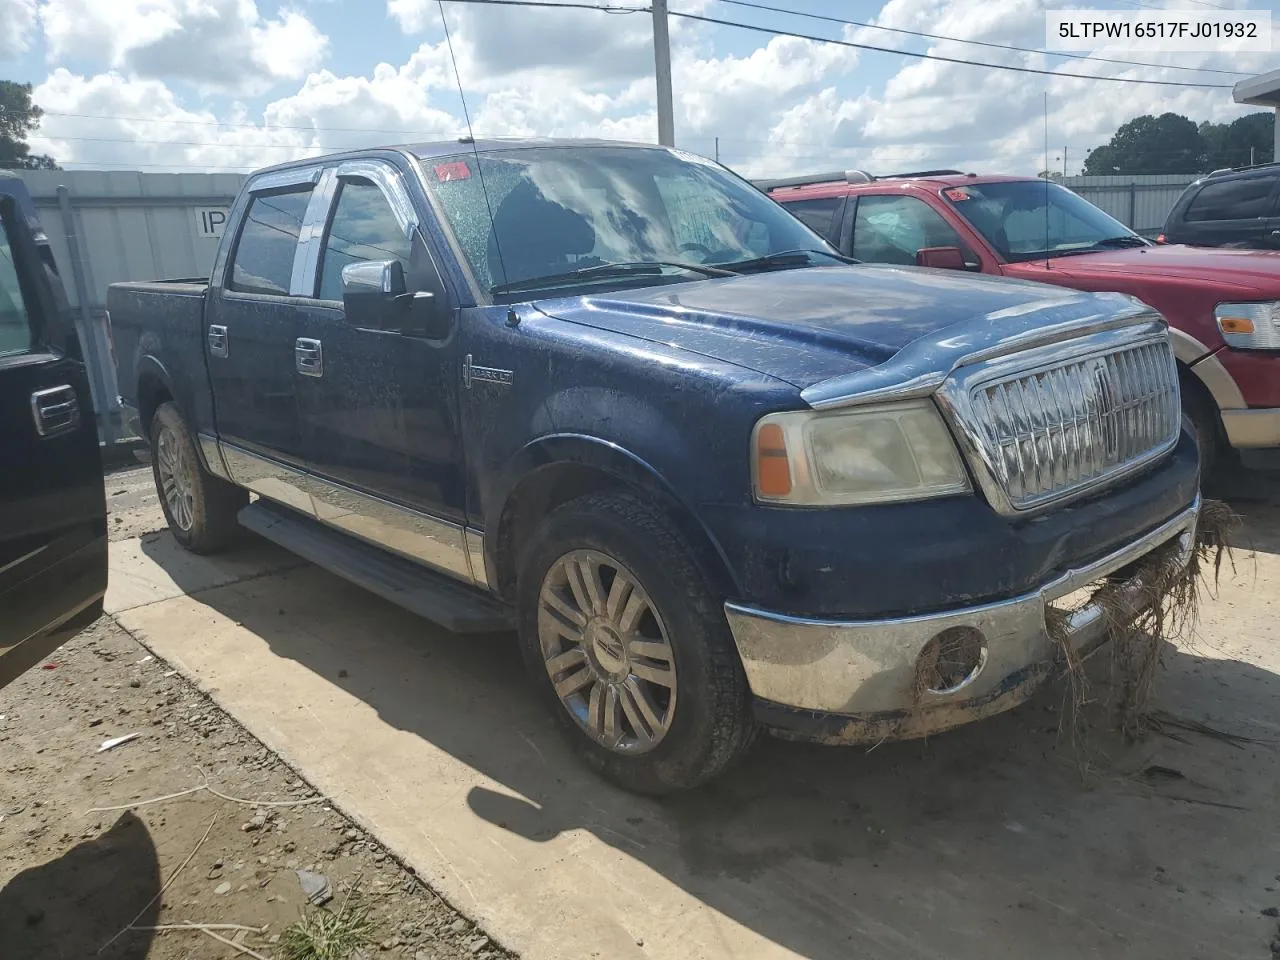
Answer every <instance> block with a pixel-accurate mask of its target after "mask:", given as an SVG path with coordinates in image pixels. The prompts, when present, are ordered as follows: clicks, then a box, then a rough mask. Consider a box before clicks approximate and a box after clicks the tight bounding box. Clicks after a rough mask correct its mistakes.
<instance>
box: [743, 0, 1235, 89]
mask: <svg viewBox="0 0 1280 960" xmlns="http://www.w3.org/2000/svg"><path fill="white" fill-rule="evenodd" d="M719 2H720V3H725V4H729V5H731V6H735V7H748V8H750V9H752V10H766V11H768V12H770V13H785V14H787V15H789V16H794V17H806V18H807V19H809V20H825V21H826V22H828V23H842V24H846V25H848V26H851V27H865V28H867V29H869V30H884V31H887V32H888V33H901V34H905V35H907V36H910V37H923V38H924V39H926V40H944V41H947V42H949V43H968V44H972V45H974V46H978V47H990V48H992V49H995V50H1012V51H1015V52H1017V53H1037V54H1040V55H1041V56H1046V57H1067V58H1069V59H1072V60H1097V61H1099V62H1101V63H1119V64H1124V65H1125V66H1130V67H1159V68H1161V69H1165V70H1190V71H1192V72H1195V73H1224V74H1227V75H1228V76H1233V77H1251V76H1254V74H1251V73H1247V72H1245V71H1243V70H1216V69H1213V68H1210V67H1180V66H1173V65H1171V64H1164V63H1146V62H1143V61H1141V60H1117V59H1115V58H1114V57H1097V56H1093V55H1092V54H1087V53H1065V52H1060V51H1056V50H1036V49H1034V48H1032V47H1015V46H1011V45H1009V44H1006V43H991V42H990V41H987V40H964V39H962V38H960V37H948V36H945V35H942V34H937V33H922V32H921V31H919V30H905V29H902V28H899V27H882V26H880V25H879V24H875V23H863V22H862V21H860V20H845V19H842V18H840V17H831V16H827V15H825V14H821V13H806V12H804V11H802V10H787V9H785V8H783V7H772V6H769V5H768V4H766V3H754V2H752V0H719Z"/></svg>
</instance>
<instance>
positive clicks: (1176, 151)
mask: <svg viewBox="0 0 1280 960" xmlns="http://www.w3.org/2000/svg"><path fill="white" fill-rule="evenodd" d="M1207 153H1208V150H1207V149H1206V146H1205V142H1204V139H1203V138H1202V137H1201V135H1200V131H1199V130H1198V129H1197V128H1196V125H1195V124H1194V123H1192V122H1191V121H1190V120H1188V119H1187V118H1186V117H1184V116H1181V115H1179V114H1176V113H1162V114H1161V115H1160V116H1158V117H1153V116H1151V115H1150V114H1147V115H1145V116H1141V117H1135V118H1134V119H1132V120H1130V121H1129V122H1128V123H1126V124H1124V125H1123V126H1121V127H1120V129H1119V130H1117V131H1116V133H1115V136H1113V137H1112V138H1111V140H1110V141H1109V142H1107V143H1106V144H1104V145H1103V146H1101V147H1098V148H1096V149H1094V150H1091V151H1090V152H1089V156H1088V157H1086V158H1085V161H1084V173H1085V174H1086V175H1089V176H1096V175H1099V174H1108V173H1112V174H1114V173H1131V174H1140V173H1198V172H1200V171H1201V170H1202V169H1203V168H1204V165H1205V163H1206V156H1207Z"/></svg>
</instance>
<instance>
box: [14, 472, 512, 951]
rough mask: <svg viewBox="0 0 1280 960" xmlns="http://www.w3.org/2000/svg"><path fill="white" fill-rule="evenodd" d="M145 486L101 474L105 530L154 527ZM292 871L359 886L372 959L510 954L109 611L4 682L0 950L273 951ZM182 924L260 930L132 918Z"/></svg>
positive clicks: (341, 895) (294, 912) (287, 912)
mask: <svg viewBox="0 0 1280 960" xmlns="http://www.w3.org/2000/svg"><path fill="white" fill-rule="evenodd" d="M150 485H151V477H150V470H149V468H142V469H133V470H128V471H123V472H120V473H116V474H112V475H109V476H108V477H107V487H106V490H107V502H108V507H109V509H110V510H112V513H113V516H112V523H111V525H110V526H111V533H112V539H113V540H114V539H123V538H126V537H131V536H138V535H139V534H141V533H144V532H146V531H148V530H154V529H158V528H159V527H160V526H162V522H161V521H159V519H158V518H159V510H158V505H157V503H156V500H155V493H154V490H153V489H151V486H150ZM129 734H137V735H138V736H136V738H134V739H133V740H130V741H128V742H126V743H123V744H121V745H120V746H117V747H115V748H113V749H110V750H107V751H105V752H99V748H100V747H101V746H102V745H103V744H104V742H106V741H108V740H110V739H112V738H116V737H121V736H126V735H129ZM203 784H208V786H209V787H211V788H212V790H216V791H217V792H218V793H221V794H225V795H226V797H230V798H239V799H242V800H248V801H265V802H266V803H269V804H272V805H270V806H268V805H265V804H264V805H259V806H254V805H251V804H249V803H239V802H235V801H234V800H230V799H224V798H222V797H219V796H216V795H214V793H213V792H211V791H210V790H204V789H198V788H200V787H201V786H202V785H203ZM193 788H197V789H195V792H188V793H186V794H185V795H183V796H179V797H173V798H172V799H168V800H164V801H162V802H157V803H145V802H144V801H147V800H149V799H151V798H157V797H166V796H169V795H172V794H177V793H182V792H183V791H191V790H192V789H193ZM131 805H132V806H131ZM100 807H112V808H116V809H112V810H98V811H94V809H93V808H100ZM298 870H303V871H309V872H311V873H314V874H319V875H321V876H323V877H324V878H325V880H326V881H327V882H328V885H329V887H330V889H331V892H332V894H333V899H332V901H330V903H329V904H328V909H330V910H331V911H336V910H337V909H338V908H340V907H341V905H342V904H343V902H344V900H345V899H346V898H347V896H348V892H349V891H350V890H351V889H352V887H353V886H354V887H355V888H356V889H357V891H358V892H357V893H356V895H355V897H356V900H355V902H357V903H360V904H362V905H364V906H367V907H368V908H369V911H370V916H371V917H372V918H373V919H374V921H375V922H376V929H375V932H374V942H373V943H372V944H371V945H370V946H369V947H368V948H367V949H366V951H365V952H366V954H367V956H369V957H373V956H378V957H388V958H410V960H463V958H466V960H470V958H481V960H483V958H498V957H509V956H511V954H509V953H507V952H506V951H505V950H503V949H501V948H500V947H499V946H498V945H496V944H494V943H493V942H492V941H491V940H490V939H489V938H488V937H487V936H486V935H485V934H484V932H483V931H481V930H479V929H477V928H476V927H475V926H474V925H473V924H472V923H470V922H469V921H468V920H467V919H466V918H465V917H462V916H461V915H460V914H458V913H457V912H456V911H455V910H453V909H452V908H451V907H450V906H449V905H448V904H446V903H445V902H444V901H442V900H441V899H440V898H439V897H437V896H436V895H435V894H434V893H433V892H432V891H431V890H430V889H429V888H427V887H426V886H425V885H424V884H423V883H421V882H420V881H419V880H417V879H416V878H415V877H414V876H413V875H412V874H411V873H410V872H408V871H407V870H405V869H404V868H403V867H402V866H401V865H400V864H399V863H398V862H397V861H396V860H394V859H393V858H392V857H391V856H390V855H388V853H387V851H386V850H384V849H383V848H382V847H381V846H379V845H378V843H377V842H376V841H375V840H373V839H372V838H371V837H369V836H367V835H366V834H364V833H363V831H361V830H360V829H359V828H358V827H356V826H355V825H354V824H353V823H351V822H350V821H348V820H347V819H346V818H345V817H344V816H343V815H342V814H341V813H340V812H339V811H337V810H335V809H334V808H333V807H332V806H331V805H330V804H329V803H327V802H326V801H325V800H324V798H322V797H319V796H317V795H316V793H315V792H314V791H313V790H312V789H311V787H310V786H309V785H308V784H307V783H305V782H303V781H302V780H301V779H300V778H299V777H298V776H297V774H296V773H294V771H292V770H291V769H290V768H289V767H287V766H286V765H285V764H284V763H282V762H281V761H280V760H279V758H277V757H276V756H275V755H274V754H272V753H271V752H270V751H268V750H267V749H266V748H265V747H263V746H262V744H260V743H259V742H258V741H257V740H255V739H254V738H253V737H252V736H250V735H249V734H248V733H246V732H245V731H244V730H243V729H242V728H241V727H240V726H239V725H238V724H237V723H236V722H235V721H234V720H232V719H231V718H230V717H229V716H227V715H226V714H225V713H223V712H222V711H221V710H219V709H218V708H217V707H216V706H214V704H213V703H212V702H211V701H210V700H209V699H208V698H207V697H205V696H204V695H203V694H201V693H200V692H199V691H198V690H196V689H195V688H194V687H192V686H191V685H190V684H188V683H187V682H186V681H184V680H183V679H182V678H181V677H180V676H178V675H177V674H176V673H175V672H174V671H172V670H171V669H170V667H169V666H168V665H167V664H166V663H164V662H163V661H161V660H158V659H155V658H154V657H152V656H151V655H150V654H148V652H147V650H146V649H145V648H143V647H142V646H141V645H140V644H139V643H137V641H135V640H134V639H133V638H132V637H131V636H130V635H129V634H128V633H126V632H125V631H124V630H122V629H121V628H120V627H119V626H117V625H116V624H115V623H114V621H112V620H111V619H110V618H107V617H104V618H103V619H102V620H99V621H98V622H97V623H96V624H95V625H94V626H93V627H92V628H90V629H89V630H86V631H85V632H84V633H82V634H81V635H80V636H79V637H77V638H76V639H75V640H73V641H72V642H70V643H68V644H66V645H65V646H64V647H63V648H62V649H60V650H59V651H57V653H56V654H55V656H54V658H53V660H51V661H50V662H49V663H48V664H46V665H44V666H43V667H40V668H36V669H34V670H31V671H29V672H28V673H27V674H25V675H24V676H23V677H21V678H19V679H18V680H17V681H15V682H14V683H13V684H11V685H10V686H9V687H7V688H5V689H4V690H0V958H2V960H72V958H76V960H78V958H82V957H83V958H87V957H98V958H101V960H206V958H208V960H213V958H219V960H222V958H227V957H234V956H255V955H260V956H262V957H266V958H271V960H276V958H278V957H280V956H281V952H280V947H279V944H278V941H279V938H280V935H281V934H282V932H283V931H284V930H285V928H286V927H288V926H289V925H290V924H291V923H293V922H294V921H296V920H297V919H298V918H299V916H300V914H301V913H302V911H303V910H304V908H305V907H306V894H305V893H304V891H303V887H302V884H301V881H300V878H299V876H298V873H297V871H298ZM311 909H314V908H311ZM186 923H197V924H205V925H213V924H221V925H237V926H240V927H248V928H254V930H253V931H252V932H251V931H249V930H237V929H231V928H217V929H213V930H211V931H209V932H204V931H200V930H166V931H156V930H144V929H140V928H144V927H157V926H165V925H174V924H186ZM259 931H260V932H259ZM210 933H216V934H217V935H218V936H221V937H223V938H225V939H227V940H232V941H233V942H234V943H236V944H239V947H233V946H231V945H228V944H226V943H224V942H221V941H219V940H216V939H214V938H213V936H211V935H210ZM107 944H109V946H106V948H105V949H102V948H103V947H104V945H107ZM246 950H250V951H253V953H248V952H245V951H246ZM358 955H359V952H357V954H356V956H358Z"/></svg>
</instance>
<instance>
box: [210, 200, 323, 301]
mask: <svg viewBox="0 0 1280 960" xmlns="http://www.w3.org/2000/svg"><path fill="white" fill-rule="evenodd" d="M310 200H311V186H310V185H309V184H308V185H307V186H305V187H302V188H295V189H292V190H289V191H284V192H279V193H262V194H255V195H254V198H253V200H252V201H250V203H249V213H248V215H247V216H246V217H245V220H244V226H243V227H242V228H241V230H240V239H239V240H238V241H237V243H236V252H235V256H234V258H233V260H232V264H231V282H230V284H229V286H230V288H231V289H232V290H237V291H239V292H241V293H267V294H273V295H275V296H278V297H284V296H288V294H289V283H290V280H291V279H292V277H293V255H294V253H295V252H296V251H297V249H298V234H299V233H300V232H301V231H302V218H303V216H304V215H305V214H306V212H307V203H308V202H309V201H310Z"/></svg>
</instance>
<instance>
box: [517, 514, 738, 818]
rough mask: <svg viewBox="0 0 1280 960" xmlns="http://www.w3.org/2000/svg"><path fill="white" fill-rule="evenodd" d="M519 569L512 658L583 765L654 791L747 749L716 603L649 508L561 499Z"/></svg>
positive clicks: (731, 653) (682, 782) (676, 539)
mask: <svg viewBox="0 0 1280 960" xmlns="http://www.w3.org/2000/svg"><path fill="white" fill-rule="evenodd" d="M521 561H522V562H521V565H520V575H519V582H518V586H517V606H518V614H519V634H520V646H521V649H522V651H523V653H524V656H525V662H526V664H527V666H528V668H529V671H530V673H531V674H532V675H533V679H534V683H535V684H536V685H537V687H538V689H539V691H540V693H541V695H542V696H543V698H544V699H545V700H546V702H547V704H548V706H549V707H550V708H551V710H552V711H553V712H554V713H555V715H556V717H557V719H558V720H559V721H560V726H561V728H562V729H563V731H564V732H565V734H566V735H567V736H568V738H569V740H570V742H571V743H572V745H573V747H574V749H575V750H576V751H577V753H578V754H579V755H580V756H581V757H582V758H583V759H584V760H585V761H586V762H587V764H588V765H590V766H591V767H592V768H593V769H595V770H596V771H597V772H599V773H600V774H602V775H603V776H604V777H605V778H607V779H609V780H611V781H613V782H614V783H615V784H617V785H619V786H621V787H623V788H624V789H627V790H632V791H635V792H637V793H646V794H653V795H661V794H667V793H675V792H678V791H681V790H687V789H689V788H691V787H695V786H698V785H699V784H701V783H704V782H706V781H707V780H710V779H711V778H712V777H714V776H716V775H717V774H719V773H721V772H723V771H724V770H726V769H727V768H728V767H729V766H730V765H731V764H732V763H733V762H734V761H735V760H737V759H738V758H739V757H741V756H742V754H744V753H745V752H746V750H747V748H748V747H749V746H750V744H751V742H752V740H753V738H754V734H755V730H756V726H755V722H754V719H753V718H752V716H751V710H750V693H749V690H748V686H747V680H746V676H745V674H744V673H743V671H742V662H741V660H740V658H739V656H738V651H737V648H736V646H735V645H734V642H733V637H732V635H731V634H730V633H729V626H728V623H727V621H726V620H725V615H724V610H723V606H722V601H721V599H720V598H718V597H716V596H715V595H714V593H713V591H712V590H711V589H710V588H709V586H708V584H707V579H706V577H705V576H704V575H703V573H702V571H701V570H700V569H699V568H698V566H697V564H696V563H695V562H694V560H693V558H692V556H691V554H690V551H689V549H688V548H687V546H686V545H685V543H684V541H683V539H682V538H681V536H680V534H679V533H678V532H677V531H676V529H675V528H674V526H673V525H672V524H671V523H670V521H668V520H667V519H666V518H665V517H664V516H663V515H662V514H661V513H660V512H658V511H657V510H655V509H654V508H653V507H651V506H650V505H648V504H646V503H644V502H642V501H641V500H640V499H638V498H637V497H635V496H633V495H631V494H628V493H598V494H590V495H588V496H585V497H582V498H580V499H577V500H572V501H570V502H568V503H566V504H564V505H562V506H560V507H558V508H557V509H556V510H554V511H553V512H552V513H551V514H550V515H549V516H547V517H546V519H545V520H544V521H543V522H542V524H541V525H540V526H539V527H538V529H537V530H536V531H535V533H534V534H533V537H532V538H531V540H530V542H529V543H528V544H527V545H526V547H525V549H524V550H523V556H522V558H521Z"/></svg>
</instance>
